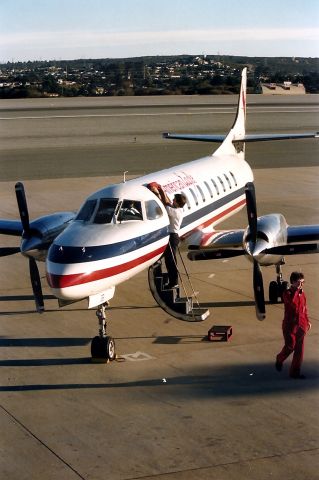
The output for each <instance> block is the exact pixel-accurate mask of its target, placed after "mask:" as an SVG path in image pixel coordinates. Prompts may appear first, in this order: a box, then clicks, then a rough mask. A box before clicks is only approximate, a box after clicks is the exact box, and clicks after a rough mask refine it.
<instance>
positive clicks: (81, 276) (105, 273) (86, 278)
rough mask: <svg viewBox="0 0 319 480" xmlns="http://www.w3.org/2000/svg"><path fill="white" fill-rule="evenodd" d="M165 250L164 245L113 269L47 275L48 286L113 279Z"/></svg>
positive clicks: (64, 286)
mask: <svg viewBox="0 0 319 480" xmlns="http://www.w3.org/2000/svg"><path fill="white" fill-rule="evenodd" d="M165 248H166V245H164V246H163V247H160V248H158V249H157V250H155V251H153V252H150V253H147V254H146V255H143V256H142V257H139V258H135V259H134V260H131V261H130V262H126V263H122V264H120V265H114V266H113V267H108V268H103V269H102V270H96V271H94V272H89V273H86V272H83V273H73V274H70V275H56V274H54V273H49V272H48V273H47V279H48V284H49V285H50V287H51V288H67V287H74V286H76V285H83V284H85V283H89V282H96V281H97V280H103V279H104V278H108V277H113V276H115V275H119V274H120V273H123V272H126V271H128V270H131V269H133V268H135V267H137V266H138V265H141V264H142V263H145V262H148V261H149V260H151V259H152V258H154V257H156V256H158V255H161V254H162V253H163V252H164V250H165Z"/></svg>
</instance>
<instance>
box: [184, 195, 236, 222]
mask: <svg viewBox="0 0 319 480" xmlns="http://www.w3.org/2000/svg"><path fill="white" fill-rule="evenodd" d="M244 194H245V188H244V187H242V188H239V189H238V190H235V191H234V192H232V193H230V194H229V195H226V196H225V197H222V198H220V199H218V200H215V202H212V203H209V204H207V205H205V206H204V207H202V208H201V209H200V210H196V212H193V213H190V214H189V215H185V216H184V218H183V222H182V225H181V228H184V227H187V226H188V225H190V224H191V223H193V222H196V221H197V220H199V219H200V218H202V217H205V216H206V215H209V214H210V213H213V212H214V211H215V210H217V209H218V208H221V207H223V206H225V205H226V204H227V203H229V202H232V201H233V200H236V198H239V197H241V196H242V195H244Z"/></svg>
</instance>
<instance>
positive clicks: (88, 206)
mask: <svg viewBox="0 0 319 480" xmlns="http://www.w3.org/2000/svg"><path fill="white" fill-rule="evenodd" d="M96 204H97V200H87V201H86V202H85V204H84V205H83V207H82V208H81V210H80V211H79V213H78V214H77V216H76V218H75V220H83V221H84V222H88V221H89V220H90V219H91V217H92V215H93V212H94V210H95V207H96Z"/></svg>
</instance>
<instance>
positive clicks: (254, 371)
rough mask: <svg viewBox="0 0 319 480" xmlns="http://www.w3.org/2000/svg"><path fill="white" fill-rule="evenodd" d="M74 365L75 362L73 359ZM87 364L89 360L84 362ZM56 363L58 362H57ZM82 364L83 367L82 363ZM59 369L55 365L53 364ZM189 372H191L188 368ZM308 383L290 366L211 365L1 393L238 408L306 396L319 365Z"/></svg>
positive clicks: (312, 367) (308, 365)
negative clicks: (146, 396) (148, 395)
mask: <svg viewBox="0 0 319 480" xmlns="http://www.w3.org/2000/svg"><path fill="white" fill-rule="evenodd" d="M69 361H70V363H71V362H72V361H73V360H72V359H69ZM82 361H83V362H84V363H86V361H87V360H86V359H82ZM53 362H54V361H53ZM79 363H81V362H80V361H79ZM53 365H55V363H53ZM185 370H187V368H185ZM304 371H305V373H306V374H307V378H306V379H305V380H295V379H290V378H289V377H288V373H287V372H288V365H287V368H286V371H285V372H281V373H278V372H276V371H275V368H274V364H273V363H259V364H254V365H249V364H242V365H227V366H216V367H214V365H210V366H205V367H203V368H198V369H197V370H196V369H192V368H189V371H188V373H185V374H183V375H180V376H175V377H167V378H165V382H163V379H162V378H155V379H146V380H139V381H132V382H117V383H115V382H113V383H112V382H110V383H83V384H81V383H74V384H72V383H66V384H38V385H37V384H33V385H4V386H0V391H1V392H24V391H50V390H90V389H105V390H107V389H121V388H122V389H139V390H140V389H141V388H143V389H145V390H146V391H147V390H148V389H152V390H156V395H159V397H158V398H159V399H160V398H162V397H163V396H164V397H165V396H167V397H169V398H170V399H172V398H174V397H175V398H183V399H187V398H190V399H194V398H196V397H197V398H201V399H205V398H207V399H209V398H227V399H229V400H233V401H234V402H235V403H236V405H237V404H238V398H240V397H242V400H240V402H241V405H242V406H245V405H246V406H247V407H249V405H250V404H251V400H256V398H258V397H262V396H266V395H274V394H275V395H276V394H277V395H281V394H282V393H289V392H291V393H294V392H304V391H307V390H315V389H317V388H318V379H319V377H318V362H316V361H313V362H311V361H308V362H305V365H304Z"/></svg>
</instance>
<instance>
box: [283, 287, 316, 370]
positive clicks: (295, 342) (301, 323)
mask: <svg viewBox="0 0 319 480" xmlns="http://www.w3.org/2000/svg"><path fill="white" fill-rule="evenodd" d="M283 301H284V304H285V316H284V319H283V322H282V331H283V335H284V340H285V345H284V347H283V349H282V350H281V352H280V353H278V355H277V363H278V364H282V363H283V362H284V361H285V360H286V358H287V357H288V356H289V355H290V354H291V353H292V352H294V354H293V358H292V362H291V366H290V372H289V375H290V376H291V377H299V376H300V368H301V364H302V359H303V352H304V338H305V335H306V332H307V331H308V330H309V327H310V324H309V319H308V312H307V300H306V295H305V294H304V292H303V291H302V290H293V289H291V288H290V289H289V290H286V291H285V292H284V294H283Z"/></svg>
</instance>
